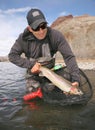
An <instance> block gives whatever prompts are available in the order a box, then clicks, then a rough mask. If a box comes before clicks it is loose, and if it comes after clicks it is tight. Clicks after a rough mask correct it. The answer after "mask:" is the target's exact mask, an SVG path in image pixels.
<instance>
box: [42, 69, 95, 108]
mask: <svg viewBox="0 0 95 130" xmlns="http://www.w3.org/2000/svg"><path fill="white" fill-rule="evenodd" d="M79 71H80V79H81V81H80V86H79V87H80V89H81V90H82V91H83V93H84V94H83V95H81V96H80V95H66V94H64V93H63V92H62V91H61V90H59V89H58V88H57V87H54V88H53V86H52V87H51V86H50V85H51V84H50V82H49V81H48V80H47V79H44V84H43V85H42V86H43V87H42V91H43V97H44V98H43V100H44V101H45V102H47V103H51V104H59V105H62V106H64V105H72V104H86V103H87V102H88V101H89V100H90V99H91V97H92V95H93V91H92V85H91V83H90V81H89V79H88V77H87V76H86V74H85V73H84V72H83V71H82V70H81V69H79ZM56 73H57V74H59V75H61V76H63V77H64V78H65V79H67V80H69V81H70V80H71V75H70V73H69V72H68V70H67V67H63V68H61V69H59V70H57V71H56ZM49 84H50V85H49ZM49 86H50V87H49Z"/></svg>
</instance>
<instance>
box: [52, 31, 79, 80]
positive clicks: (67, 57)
mask: <svg viewBox="0 0 95 130" xmlns="http://www.w3.org/2000/svg"><path fill="white" fill-rule="evenodd" d="M55 39H56V40H55V41H54V43H56V50H58V51H59V52H60V53H61V54H62V56H63V59H64V62H65V64H66V66H67V69H68V70H69V72H70V74H71V77H72V82H74V81H77V82H80V75H79V68H78V65H77V62H76V58H75V55H74V54H73V52H72V50H71V48H70V46H69V44H68V42H67V41H66V39H65V37H64V36H63V35H62V34H61V33H60V32H56V34H55Z"/></svg>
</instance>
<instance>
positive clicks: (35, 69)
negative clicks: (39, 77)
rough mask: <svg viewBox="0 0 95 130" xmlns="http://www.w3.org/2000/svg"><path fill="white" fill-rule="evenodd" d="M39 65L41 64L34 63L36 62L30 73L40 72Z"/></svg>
mask: <svg viewBox="0 0 95 130" xmlns="http://www.w3.org/2000/svg"><path fill="white" fill-rule="evenodd" d="M40 66H41V64H40V63H36V64H35V65H34V66H33V67H32V69H31V72H32V73H39V72H40Z"/></svg>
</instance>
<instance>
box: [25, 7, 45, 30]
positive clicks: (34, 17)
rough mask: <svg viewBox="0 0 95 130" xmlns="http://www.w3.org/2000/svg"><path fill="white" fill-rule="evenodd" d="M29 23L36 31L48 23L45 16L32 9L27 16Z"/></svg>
mask: <svg viewBox="0 0 95 130" xmlns="http://www.w3.org/2000/svg"><path fill="white" fill-rule="evenodd" d="M27 22H28V24H29V25H30V27H31V28H33V29H36V28H37V27H38V26H39V25H40V24H41V23H47V21H46V19H45V16H44V14H43V13H42V12H41V11H40V10H39V9H31V10H30V11H29V12H28V14H27Z"/></svg>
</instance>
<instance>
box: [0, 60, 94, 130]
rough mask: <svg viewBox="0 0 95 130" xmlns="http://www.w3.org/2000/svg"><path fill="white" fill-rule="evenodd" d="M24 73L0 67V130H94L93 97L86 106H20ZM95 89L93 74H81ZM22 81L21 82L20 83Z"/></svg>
mask: <svg viewBox="0 0 95 130" xmlns="http://www.w3.org/2000/svg"><path fill="white" fill-rule="evenodd" d="M25 71H26V70H25V69H21V68H19V67H17V66H15V65H13V64H11V63H5V62H4V63H2V62H1V63H0V130H10V128H13V130H94V129H95V125H94V122H95V94H94V95H93V97H92V99H91V100H90V101H89V102H88V104H87V105H83V106H82V105H73V106H65V107H63V106H58V105H50V104H47V103H45V102H43V101H42V100H40V99H39V100H37V101H33V102H24V101H23V100H22V97H23V95H24V94H25V90H26V89H25V80H24V75H25ZM85 73H86V74H87V76H88V77H89V78H90V80H91V83H92V84H93V90H94V86H95V81H94V77H95V71H85ZM22 79H23V80H22Z"/></svg>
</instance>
